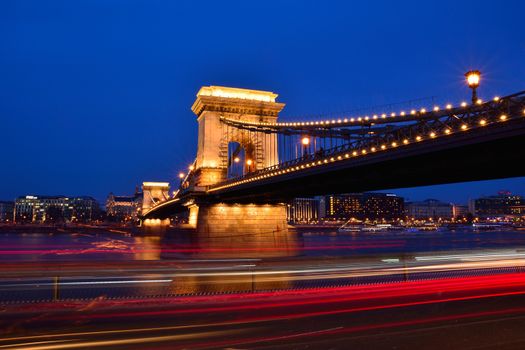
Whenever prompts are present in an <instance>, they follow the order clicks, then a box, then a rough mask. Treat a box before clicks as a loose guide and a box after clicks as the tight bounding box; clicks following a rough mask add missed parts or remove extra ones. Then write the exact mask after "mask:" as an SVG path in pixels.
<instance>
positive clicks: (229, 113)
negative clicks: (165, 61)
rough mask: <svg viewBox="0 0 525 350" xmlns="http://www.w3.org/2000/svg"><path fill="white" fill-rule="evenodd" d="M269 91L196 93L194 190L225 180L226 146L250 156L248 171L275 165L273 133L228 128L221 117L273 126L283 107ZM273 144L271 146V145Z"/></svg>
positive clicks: (209, 88) (212, 88) (209, 90)
mask: <svg viewBox="0 0 525 350" xmlns="http://www.w3.org/2000/svg"><path fill="white" fill-rule="evenodd" d="M276 98H277V94H274V93H273V92H268V91H259V90H248V89H237V88H229V87H222V86H204V87H202V88H201V89H200V90H199V92H198V93H197V99H196V100H195V103H193V106H192V108H191V109H192V111H193V112H194V113H195V114H196V115H197V121H198V123H199V135H198V146H197V160H196V163H195V182H194V186H195V190H197V191H198V190H199V188H202V189H204V188H205V187H206V186H209V185H213V184H215V183H218V182H221V181H223V180H225V179H226V176H227V168H228V162H229V159H228V147H229V143H230V142H238V143H239V144H240V145H241V147H242V148H243V149H244V151H245V154H247V155H248V157H250V158H251V159H250V163H251V164H250V169H249V170H250V171H254V170H258V169H262V168H266V167H269V166H272V165H275V164H277V163H278V155H277V147H276V145H277V139H276V137H277V136H276V135H275V134H264V133H257V132H249V131H246V130H241V129H236V128H233V127H228V126H227V125H226V124H225V123H223V122H222V121H221V118H226V119H230V120H238V121H243V122H251V123H261V122H264V123H275V122H276V121H277V117H278V114H279V112H280V111H281V110H282V109H283V107H284V104H283V103H278V102H275V99H276ZM272 145H274V146H272Z"/></svg>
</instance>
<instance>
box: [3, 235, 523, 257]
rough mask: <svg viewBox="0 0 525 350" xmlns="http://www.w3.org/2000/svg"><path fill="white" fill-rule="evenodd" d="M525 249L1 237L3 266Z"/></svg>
mask: <svg viewBox="0 0 525 350" xmlns="http://www.w3.org/2000/svg"><path fill="white" fill-rule="evenodd" d="M500 247H525V234H524V232H522V231H491V232H483V233H476V232H473V231H468V230H465V231H443V232H425V233H418V234H414V233H406V232H389V233H357V234H356V233H338V232H335V231H333V230H332V231H329V230H325V231H308V230H302V231H295V230H289V231H288V233H287V234H281V233H271V234H261V235H242V234H241V235H239V234H237V235H232V236H231V237H226V238H225V237H221V238H218V239H213V238H210V237H199V235H197V234H196V232H195V231H194V230H188V229H187V230H172V231H170V232H168V233H166V235H164V236H141V235H131V234H121V233H115V232H100V233H96V234H93V233H0V261H4V262H15V261H54V260H60V261H107V260H115V261H122V260H179V259H184V260H187V259H224V258H235V259H238V258H256V259H263V258H283V257H287V258H290V257H294V256H303V257H304V256H322V257H326V258H330V257H341V256H345V257H349V256H360V255H370V254H382V253H410V252H425V251H443V250H465V249H467V250H468V249H474V248H500Z"/></svg>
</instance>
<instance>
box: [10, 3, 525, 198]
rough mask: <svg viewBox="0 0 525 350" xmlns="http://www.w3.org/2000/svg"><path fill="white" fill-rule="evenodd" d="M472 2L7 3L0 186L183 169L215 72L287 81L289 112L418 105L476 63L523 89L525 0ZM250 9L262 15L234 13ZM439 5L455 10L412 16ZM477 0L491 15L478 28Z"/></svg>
mask: <svg viewBox="0 0 525 350" xmlns="http://www.w3.org/2000/svg"><path fill="white" fill-rule="evenodd" d="M29 4H30V5H29ZM473 4H474V3H473V2H463V3H461V4H457V3H453V2H439V4H438V3H432V2H431V3H426V4H418V5H417V6H415V5H414V4H410V3H405V4H401V5H399V4H397V5H395V6H394V5H391V4H383V7H384V11H381V12H378V13H375V12H371V11H370V9H368V8H367V7H366V5H364V4H351V5H348V4H347V5H342V8H341V7H340V6H339V7H338V8H339V10H338V11H333V6H331V4H330V3H328V4H325V5H326V6H323V7H321V6H318V5H317V4H316V3H314V2H304V3H302V5H301V6H297V5H296V4H294V3H286V2H285V3H280V2H273V3H272V2H268V3H267V4H266V6H264V7H261V6H259V5H258V4H245V3H242V2H237V3H236V2H233V3H229V4H220V5H218V4H214V3H207V4H206V6H208V8H209V9H210V11H206V12H204V13H203V14H202V15H203V16H204V17H203V18H201V20H203V21H207V22H209V23H216V25H215V26H214V27H215V28H216V29H215V30H214V32H213V33H210V32H209V31H208V29H207V27H201V26H199V25H193V22H192V19H190V18H189V16H185V15H184V14H185V13H186V12H187V11H189V10H190V9H191V5H190V4H189V3H177V4H168V5H167V7H168V8H166V7H162V8H161V7H157V5H156V4H148V5H147V6H144V3H142V2H138V1H135V2H130V3H129V4H128V6H126V8H125V10H123V11H118V10H119V9H120V6H119V5H116V4H114V3H107V2H102V1H99V2H96V1H95V2H75V3H64V4H62V5H60V6H56V7H53V6H50V7H49V6H43V5H39V4H38V2H33V3H31V2H28V3H22V2H13V3H10V2H7V3H3V4H2V5H0V6H1V7H2V11H0V13H2V14H1V15H0V16H3V17H2V20H3V23H5V25H4V26H2V27H0V32H1V34H2V38H3V40H2V43H1V45H0V50H1V53H2V55H0V70H1V71H2V73H3V76H4V79H3V81H2V83H0V95H2V96H3V98H1V99H0V108H1V110H2V111H3V114H4V116H6V117H5V118H3V120H2V125H3V127H4V134H3V135H2V136H3V137H2V141H0V142H1V146H2V148H3V149H11V150H12V152H10V153H9V154H8V155H7V156H6V157H5V158H4V159H3V165H4V169H8V171H5V170H4V171H3V172H1V173H0V180H1V181H2V183H4V184H7V183H8V184H9V186H2V188H1V189H0V198H2V199H10V198H15V197H16V196H18V195H20V194H23V193H37V194H54V193H68V194H69V193H71V194H89V195H92V196H94V197H95V198H97V199H99V200H100V199H103V198H105V196H106V195H107V194H108V193H109V192H114V193H128V192H130V189H132V188H134V186H135V185H136V184H138V183H141V182H142V181H144V180H165V181H166V180H168V181H170V182H172V183H174V182H175V181H174V180H173V179H176V177H177V174H178V173H179V172H180V171H185V170H186V169H187V166H188V165H189V164H190V163H191V162H192V160H193V159H192V155H193V154H194V151H195V145H196V130H197V124H196V121H195V116H194V115H193V114H192V112H191V111H190V109H189V106H190V105H191V102H192V101H193V100H194V97H195V94H196V92H197V91H198V89H199V87H200V86H203V85H208V84H214V85H228V86H236V87H252V88H259V89H268V90H271V91H275V92H276V93H278V94H279V101H282V102H284V103H286V107H285V108H284V110H283V113H282V116H281V120H282V121H286V120H293V119H297V118H296V117H297V116H299V117H300V116H305V117H311V118H313V117H314V116H318V115H325V114H330V113H336V114H337V113H338V112H342V111H351V110H355V109H358V108H366V107H370V106H380V105H385V104H390V103H392V104H396V103H400V102H403V101H407V100H417V99H420V101H419V102H418V104H420V105H421V107H423V106H424V107H431V105H432V104H433V103H445V102H452V103H456V104H457V103H458V102H460V101H462V100H468V98H469V91H468V88H467V87H466V86H465V82H464V80H463V73H464V72H465V71H466V70H467V69H472V68H478V69H480V70H481V71H482V72H483V76H482V83H481V86H480V89H479V95H480V97H482V98H484V99H490V98H492V97H493V96H495V95H500V96H502V95H505V94H508V93H512V92H515V91H518V90H520V89H522V88H523V86H522V85H521V84H522V79H521V78H520V77H523V76H525V71H524V67H523V65H522V64H521V62H523V61H524V60H525V49H524V42H523V38H521V37H520V35H519V30H518V27H517V26H518V23H519V22H520V18H519V13H520V12H522V11H518V10H517V11H513V12H512V13H509V12H508V11H506V10H504V9H503V7H492V6H478V5H479V3H476V4H477V5H476V6H473ZM512 4H513V7H514V8H517V9H520V8H523V6H524V5H523V4H522V3H520V2H517V1H515V2H512ZM332 5H333V4H332ZM451 9H454V11H451ZM161 10H162V11H161ZM290 11H293V13H295V14H296V19H295V21H293V23H292V22H289V21H288V18H287V15H286V13H290ZM498 11H502V13H501V14H502V16H498V13H499V12H498ZM245 12H246V13H251V14H252V16H249V18H248V17H243V16H241V17H239V16H237V15H238V14H239V13H245ZM392 13H394V14H395V16H392V15H391V14H392ZM426 14H428V16H431V17H433V18H441V19H443V20H444V21H446V22H448V23H454V26H436V27H428V26H426V28H427V30H426V31H425V32H424V34H423V33H418V32H417V31H414V30H413V27H414V26H421V25H425V23H426V21H427V20H428V17H427V15H426ZM466 14H468V16H469V17H470V18H476V20H477V21H479V22H483V21H489V20H490V21H491V23H493V25H491V26H487V27H484V26H479V28H476V30H475V31H472V30H471V25H470V23H469V21H465V20H464V16H465V15H466ZM503 14H504V16H503ZM509 16H510V17H513V16H515V18H509ZM218 18H221V20H220V21H219V20H218ZM371 23H373V24H374V25H373V26H371V25H370V24H371ZM498 23H500V24H502V25H498ZM137 24H138V25H137ZM503 24H504V25H503ZM317 26H321V28H317ZM239 28H243V30H239ZM319 32H322V33H323V35H320V34H319ZM107 33H111V35H108V34H107ZM502 37H505V38H506V39H508V40H498V39H499V38H502ZM44 38H52V39H51V40H46V41H44V40H43V39H44ZM41 41H42V42H45V44H38V43H39V42H41ZM341 43H348V44H347V45H341ZM354 43H355V45H354ZM413 45H415V46H413ZM312 47H315V48H316V49H315V50H313V49H312ZM356 47H359V50H354V48H356ZM413 47H417V50H414V49H413ZM430 67H431V68H432V69H429V68H430ZM306 71H307V72H308V74H304V72H306ZM88 96H89V97H88ZM401 105H403V103H402V104H401ZM418 107H419V106H418ZM394 108H397V107H394ZM379 112H381V111H379ZM385 112H390V111H389V110H387V111H385ZM151 150H154V151H155V152H152V151H151ZM502 181H503V182H502ZM524 182H525V181H524V178H514V179H507V180H496V181H491V182H480V183H465V184H462V185H461V184H460V185H458V184H455V185H440V186H434V187H424V188H417V189H402V190H398V189H384V190H385V191H387V190H388V191H392V192H395V193H399V194H400V195H403V196H406V197H409V198H414V199H424V198H428V197H436V198H440V199H443V200H448V201H461V202H464V201H465V200H466V199H468V197H469V196H476V195H481V194H490V193H495V192H497V191H498V190H500V189H509V190H510V191H512V192H516V193H519V194H523V193H524V192H525V190H524ZM432 193H435V194H432ZM437 194H439V196H438V195H437Z"/></svg>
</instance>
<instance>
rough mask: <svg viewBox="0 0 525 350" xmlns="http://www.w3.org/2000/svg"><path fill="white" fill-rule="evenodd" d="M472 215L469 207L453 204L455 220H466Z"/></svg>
mask: <svg viewBox="0 0 525 350" xmlns="http://www.w3.org/2000/svg"><path fill="white" fill-rule="evenodd" d="M469 214H471V212H470V210H469V207H468V206H466V205H459V204H453V205H452V215H453V216H454V217H455V218H458V217H459V218H464V217H466V216H467V215H469Z"/></svg>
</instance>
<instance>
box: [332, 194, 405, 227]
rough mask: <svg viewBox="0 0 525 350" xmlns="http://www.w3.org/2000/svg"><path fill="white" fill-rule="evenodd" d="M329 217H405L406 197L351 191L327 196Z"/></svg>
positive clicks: (335, 218)
mask: <svg viewBox="0 0 525 350" xmlns="http://www.w3.org/2000/svg"><path fill="white" fill-rule="evenodd" d="M325 212H326V218H327V219H334V220H347V219H350V218H355V219H360V220H363V219H386V220H392V219H397V218H402V217H404V199H403V198H402V197H398V196H396V195H395V194H391V193H350V194H342V195H330V196H326V198H325Z"/></svg>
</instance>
